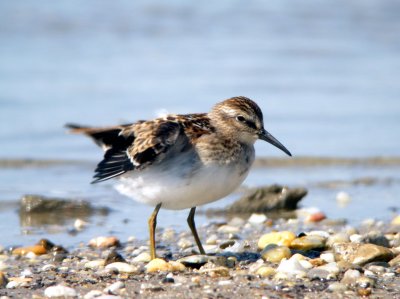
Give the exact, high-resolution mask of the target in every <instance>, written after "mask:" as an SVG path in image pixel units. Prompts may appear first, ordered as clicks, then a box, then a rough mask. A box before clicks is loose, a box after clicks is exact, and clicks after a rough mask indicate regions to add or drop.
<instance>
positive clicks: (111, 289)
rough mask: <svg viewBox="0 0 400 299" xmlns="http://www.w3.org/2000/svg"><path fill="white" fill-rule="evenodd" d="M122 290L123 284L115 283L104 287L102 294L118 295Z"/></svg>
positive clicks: (120, 282)
mask: <svg viewBox="0 0 400 299" xmlns="http://www.w3.org/2000/svg"><path fill="white" fill-rule="evenodd" d="M123 288H125V284H124V283H123V282H122V281H117V282H114V283H113V284H112V285H110V286H108V287H106V288H105V289H104V291H103V292H104V293H106V294H112V295H118V293H119V291H120V290H121V289H123Z"/></svg>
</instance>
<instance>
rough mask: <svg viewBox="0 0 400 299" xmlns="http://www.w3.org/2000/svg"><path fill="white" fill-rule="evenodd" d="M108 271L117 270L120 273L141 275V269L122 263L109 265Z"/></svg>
mask: <svg viewBox="0 0 400 299" xmlns="http://www.w3.org/2000/svg"><path fill="white" fill-rule="evenodd" d="M106 269H115V270H116V271H118V273H128V274H131V273H139V269H138V268H137V267H136V266H133V265H130V264H128V263H121V262H115V263H111V264H108V265H107V266H106Z"/></svg>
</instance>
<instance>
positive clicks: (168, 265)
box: [145, 258, 186, 273]
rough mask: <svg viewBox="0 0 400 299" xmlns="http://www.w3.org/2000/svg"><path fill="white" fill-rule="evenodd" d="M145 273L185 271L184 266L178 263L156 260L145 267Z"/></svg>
mask: <svg viewBox="0 0 400 299" xmlns="http://www.w3.org/2000/svg"><path fill="white" fill-rule="evenodd" d="M145 267H146V271H147V272H148V273H152V272H159V271H162V272H165V271H172V272H174V271H183V270H185V268H186V267H185V265H184V264H183V263H181V262H179V261H176V262H174V261H171V262H166V261H164V260H163V259H160V258H156V259H154V260H151V261H150V262H149V263H148V264H147V265H146V266H145Z"/></svg>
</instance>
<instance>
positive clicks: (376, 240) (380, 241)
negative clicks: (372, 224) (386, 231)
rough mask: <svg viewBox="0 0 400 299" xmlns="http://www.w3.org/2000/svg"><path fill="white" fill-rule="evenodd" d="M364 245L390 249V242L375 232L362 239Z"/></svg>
mask: <svg viewBox="0 0 400 299" xmlns="http://www.w3.org/2000/svg"><path fill="white" fill-rule="evenodd" d="M361 242H362V243H371V244H375V245H379V246H383V247H390V245H389V240H388V239H387V238H386V237H385V236H384V235H383V234H382V233H380V232H377V231H373V232H369V233H368V234H366V235H364V236H363V237H362V238H361Z"/></svg>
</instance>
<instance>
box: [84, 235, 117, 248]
mask: <svg viewBox="0 0 400 299" xmlns="http://www.w3.org/2000/svg"><path fill="white" fill-rule="evenodd" d="M89 246H91V247H94V248H100V249H102V248H109V247H113V246H119V240H118V238H117V237H114V236H111V237H96V238H93V239H91V240H90V241H89Z"/></svg>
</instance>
